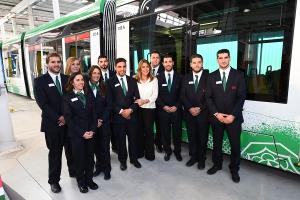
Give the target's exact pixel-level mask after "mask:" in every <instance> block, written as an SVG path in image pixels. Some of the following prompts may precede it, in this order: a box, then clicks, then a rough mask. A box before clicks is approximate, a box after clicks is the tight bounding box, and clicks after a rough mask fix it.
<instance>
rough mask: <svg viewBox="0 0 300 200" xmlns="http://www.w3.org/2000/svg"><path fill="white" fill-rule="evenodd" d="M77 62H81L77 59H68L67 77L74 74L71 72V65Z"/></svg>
mask: <svg viewBox="0 0 300 200" xmlns="http://www.w3.org/2000/svg"><path fill="white" fill-rule="evenodd" d="M75 60H78V61H79V59H78V58H76V57H69V58H68V59H67V64H66V70H65V74H66V75H71V74H72V72H71V65H72V64H73V63H74V62H75ZM79 72H81V68H79Z"/></svg>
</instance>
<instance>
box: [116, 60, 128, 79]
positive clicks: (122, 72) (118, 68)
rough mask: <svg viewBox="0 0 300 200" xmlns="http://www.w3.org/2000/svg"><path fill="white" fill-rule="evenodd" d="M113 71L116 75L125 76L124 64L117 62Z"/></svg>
mask: <svg viewBox="0 0 300 200" xmlns="http://www.w3.org/2000/svg"><path fill="white" fill-rule="evenodd" d="M115 70H116V73H117V75H119V76H124V75H125V74H126V63H125V62H118V63H117V64H116V66H115Z"/></svg>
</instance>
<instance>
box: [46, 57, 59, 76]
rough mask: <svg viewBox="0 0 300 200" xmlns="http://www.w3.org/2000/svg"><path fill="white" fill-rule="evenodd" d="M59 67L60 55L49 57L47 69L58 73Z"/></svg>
mask: <svg viewBox="0 0 300 200" xmlns="http://www.w3.org/2000/svg"><path fill="white" fill-rule="evenodd" d="M60 69H61V60H60V57H50V58H49V63H48V70H49V71H50V72H52V73H54V74H58V73H59V72H60Z"/></svg>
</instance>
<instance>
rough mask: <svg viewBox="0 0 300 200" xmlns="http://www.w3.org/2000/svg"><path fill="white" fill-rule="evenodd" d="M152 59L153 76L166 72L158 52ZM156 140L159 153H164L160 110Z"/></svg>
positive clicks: (156, 120)
mask: <svg viewBox="0 0 300 200" xmlns="http://www.w3.org/2000/svg"><path fill="white" fill-rule="evenodd" d="M150 59H151V67H152V74H153V76H155V77H157V76H158V75H159V74H161V73H163V72H164V67H163V66H161V64H160V54H159V52H158V51H156V50H154V51H152V52H151V53H150ZM155 128H156V133H155V139H154V143H155V146H156V151H157V152H158V153H162V151H163V148H162V138H161V131H160V126H159V119H158V110H157V109H155Z"/></svg>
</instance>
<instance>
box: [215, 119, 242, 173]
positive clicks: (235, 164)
mask: <svg viewBox="0 0 300 200" xmlns="http://www.w3.org/2000/svg"><path fill="white" fill-rule="evenodd" d="M212 130H213V143H214V144H213V153H212V160H213V162H214V165H216V166H218V167H222V163H223V154H222V144H223V137H224V131H225V130H226V131H227V135H228V139H229V142H230V146H231V155H230V160H231V162H230V165H229V168H230V170H231V172H238V171H239V166H240V152H241V147H240V144H241V142H240V137H241V130H242V127H241V123H239V122H236V121H234V122H233V123H232V124H228V125H225V124H221V123H213V124H212Z"/></svg>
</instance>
